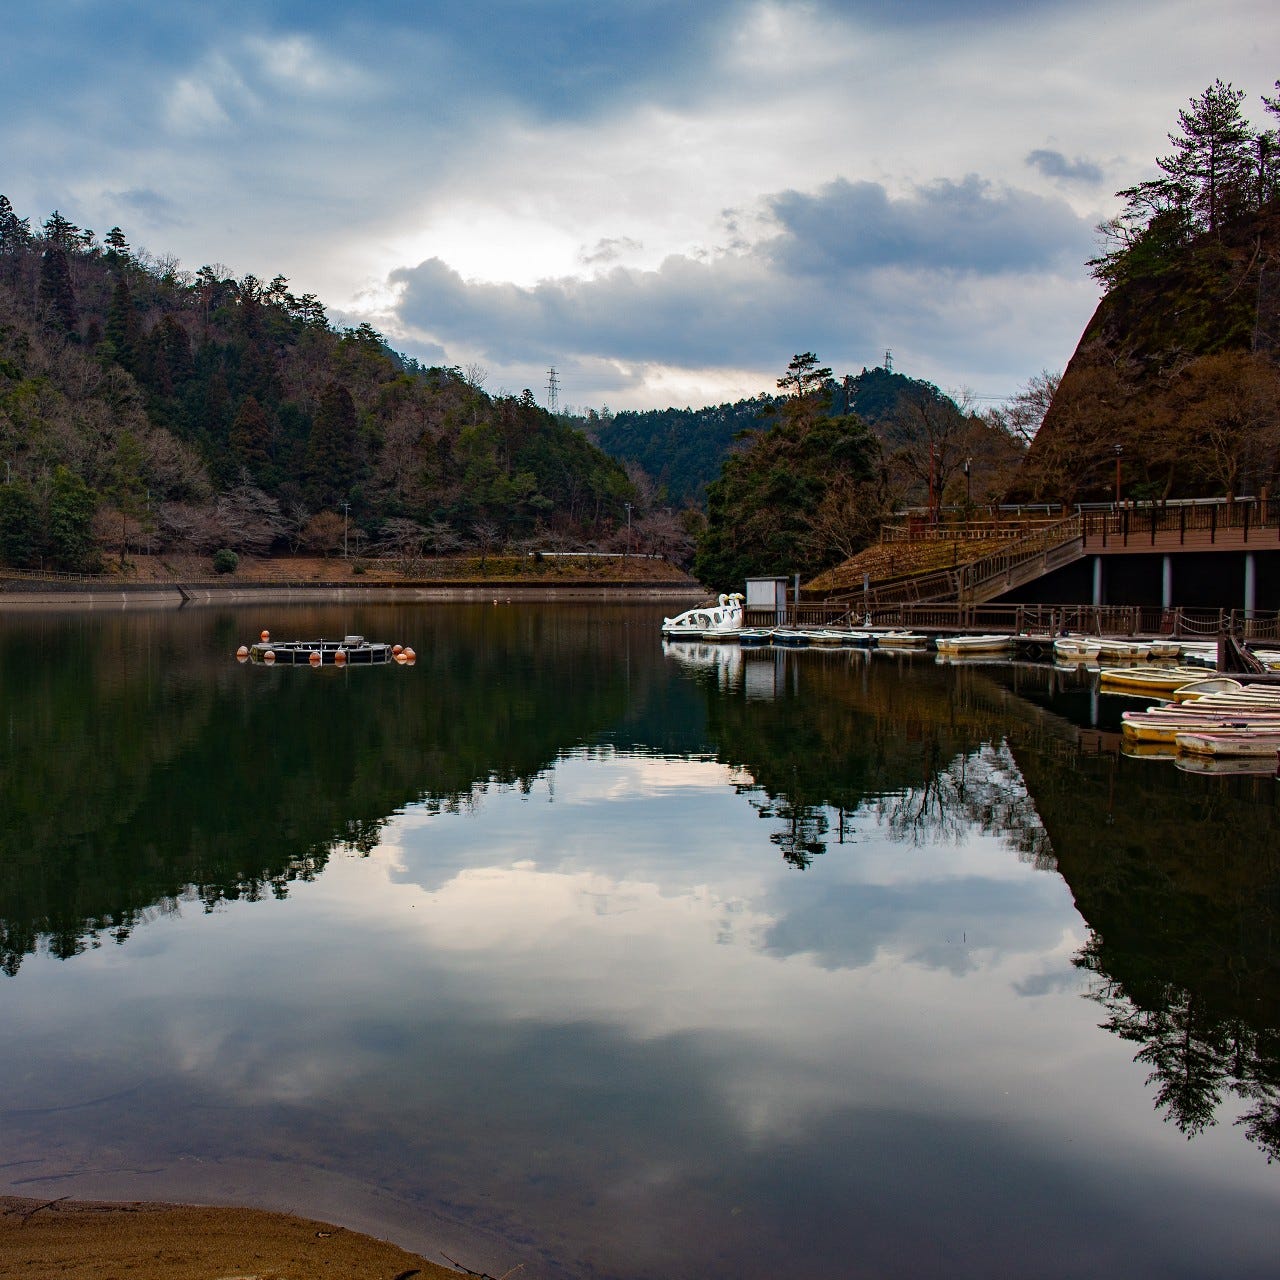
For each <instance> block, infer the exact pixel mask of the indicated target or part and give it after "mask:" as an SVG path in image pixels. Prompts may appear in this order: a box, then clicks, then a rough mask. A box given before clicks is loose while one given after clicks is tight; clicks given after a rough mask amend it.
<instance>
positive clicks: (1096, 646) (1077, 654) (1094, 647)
mask: <svg viewBox="0 0 1280 1280" xmlns="http://www.w3.org/2000/svg"><path fill="white" fill-rule="evenodd" d="M1101 649H1102V641H1101V640H1098V639H1095V638H1094V637H1093V636H1059V638H1058V639H1057V640H1055V641H1054V642H1053V656H1054V657H1055V658H1060V659H1061V660H1062V661H1063V662H1091V661H1093V660H1095V659H1096V658H1097V656H1098V653H1099V651H1100V650H1101Z"/></svg>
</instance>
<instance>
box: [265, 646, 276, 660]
mask: <svg viewBox="0 0 1280 1280" xmlns="http://www.w3.org/2000/svg"><path fill="white" fill-rule="evenodd" d="M262 660H263V662H274V661H275V660H276V651H275V650H274V649H268V650H267V651H266V653H264V654H263V655H262Z"/></svg>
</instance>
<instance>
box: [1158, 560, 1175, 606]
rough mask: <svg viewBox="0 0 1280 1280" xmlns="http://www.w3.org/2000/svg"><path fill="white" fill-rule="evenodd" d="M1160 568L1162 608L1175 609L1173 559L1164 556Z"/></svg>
mask: <svg viewBox="0 0 1280 1280" xmlns="http://www.w3.org/2000/svg"><path fill="white" fill-rule="evenodd" d="M1163 560H1164V563H1163V564H1162V565H1161V566H1160V607H1161V608H1162V609H1172V608H1173V557H1172V556H1164V557H1163Z"/></svg>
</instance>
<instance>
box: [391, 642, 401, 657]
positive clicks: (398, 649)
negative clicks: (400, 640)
mask: <svg viewBox="0 0 1280 1280" xmlns="http://www.w3.org/2000/svg"><path fill="white" fill-rule="evenodd" d="M403 652H404V645H402V644H393V645H392V646H391V655H392V657H394V656H395V655H396V654H397V653H403Z"/></svg>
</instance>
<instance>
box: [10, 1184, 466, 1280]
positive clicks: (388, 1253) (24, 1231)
mask: <svg viewBox="0 0 1280 1280" xmlns="http://www.w3.org/2000/svg"><path fill="white" fill-rule="evenodd" d="M459 1274H460V1273H459V1272H457V1271H452V1270H450V1269H448V1268H446V1267H443V1266H441V1265H439V1264H437V1263H434V1262H428V1261H427V1260H426V1259H425V1258H422V1257H420V1256H419V1255H418V1254H415V1253H407V1252H405V1250H403V1249H398V1248H396V1246H395V1245H392V1244H387V1243H386V1242H385V1241H382V1240H375V1239H373V1238H372V1237H370V1236H366V1235H361V1234H360V1233H359V1232H356V1231H348V1230H345V1229H344V1228H342V1227H333V1226H328V1225H326V1224H325V1223H322V1222H309V1221H307V1220H306V1219H305V1218H295V1217H292V1216H290V1215H288V1214H283V1213H267V1212H264V1211H262V1210H259V1209H205V1208H195V1207H192V1206H187V1205H167V1204H143V1203H131V1204H110V1203H105V1202H100V1201H88V1200H55V1201H53V1202H49V1201H44V1200H32V1199H23V1198H19V1197H16V1196H0V1275H3V1276H22V1277H23V1278H24V1280H45V1277H49V1280H54V1278H55V1277H56V1278H57V1280H312V1278H313V1277H318V1276H324V1277H326V1280H327V1278H329V1277H332V1280H410V1277H416V1278H418V1280H458V1277H459Z"/></svg>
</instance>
